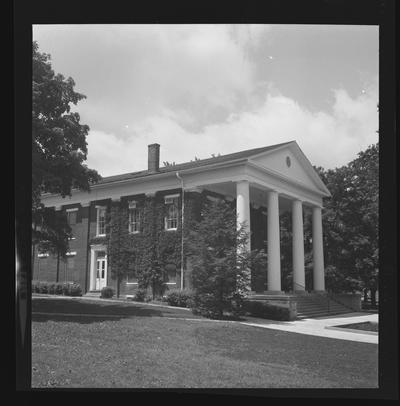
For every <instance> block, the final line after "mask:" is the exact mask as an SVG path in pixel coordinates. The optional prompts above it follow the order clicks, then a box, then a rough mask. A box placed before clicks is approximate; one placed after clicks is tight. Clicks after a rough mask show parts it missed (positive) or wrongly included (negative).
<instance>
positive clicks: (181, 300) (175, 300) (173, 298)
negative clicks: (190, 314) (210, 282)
mask: <svg viewBox="0 0 400 406" xmlns="http://www.w3.org/2000/svg"><path fill="white" fill-rule="evenodd" d="M192 300H193V292H192V291H191V290H189V289H183V290H179V289H171V290H169V291H168V292H167V293H166V294H165V295H164V296H163V301H165V302H167V303H168V304H169V305H170V306H176V307H191V305H192Z"/></svg>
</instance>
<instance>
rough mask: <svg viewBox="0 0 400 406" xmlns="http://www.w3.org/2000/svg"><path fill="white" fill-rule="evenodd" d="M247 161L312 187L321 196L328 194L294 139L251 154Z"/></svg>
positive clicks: (309, 187)
mask: <svg viewBox="0 0 400 406" xmlns="http://www.w3.org/2000/svg"><path fill="white" fill-rule="evenodd" d="M249 162H251V163H253V164H255V165H257V166H259V167H260V168H263V169H266V170H267V171H268V172H270V173H275V174H276V175H278V176H280V177H283V178H286V179H290V180H292V181H293V182H295V183H298V184H299V185H302V186H303V187H307V188H308V189H312V190H314V191H315V192H318V193H320V194H321V195H322V196H330V193H329V190H328V189H327V188H326V186H325V185H324V183H323V182H322V180H321V179H320V177H319V176H318V174H317V172H316V171H315V170H314V168H313V166H312V164H311V163H310V161H309V160H308V159H307V158H306V156H305V155H304V153H303V152H302V151H301V149H300V147H299V146H298V145H297V143H296V142H295V141H293V142H291V143H289V144H286V145H283V146H282V147H280V148H277V149H274V150H272V151H267V152H263V153H260V154H256V155H254V156H251V157H249Z"/></svg>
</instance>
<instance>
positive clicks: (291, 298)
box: [250, 292, 354, 319]
mask: <svg viewBox="0 0 400 406" xmlns="http://www.w3.org/2000/svg"><path fill="white" fill-rule="evenodd" d="M251 299H253V300H257V301H258V300H265V301H267V302H269V303H271V304H274V303H275V304H276V305H279V304H281V305H285V306H287V305H289V303H293V302H295V303H296V309H297V319H305V318H314V317H325V316H334V315H337V314H346V313H353V312H354V310H353V309H351V308H349V307H346V306H344V305H343V304H341V303H338V302H337V301H335V300H334V299H332V297H330V296H329V295H327V294H317V293H308V292H304V293H303V294H293V293H289V294H285V293H282V294H278V295H277V294H268V293H254V294H252V295H250V300H251Z"/></svg>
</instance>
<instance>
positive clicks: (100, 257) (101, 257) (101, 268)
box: [96, 251, 107, 290]
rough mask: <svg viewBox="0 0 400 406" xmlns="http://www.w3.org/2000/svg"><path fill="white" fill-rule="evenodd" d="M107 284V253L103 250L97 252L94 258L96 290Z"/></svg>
mask: <svg viewBox="0 0 400 406" xmlns="http://www.w3.org/2000/svg"><path fill="white" fill-rule="evenodd" d="M104 286H107V255H106V254H105V252H104V251H99V252H98V253H97V260H96V290H101V289H102V288H104Z"/></svg>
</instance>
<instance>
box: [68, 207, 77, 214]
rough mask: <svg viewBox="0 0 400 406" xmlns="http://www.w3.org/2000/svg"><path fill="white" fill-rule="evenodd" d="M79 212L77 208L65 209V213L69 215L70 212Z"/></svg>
mask: <svg viewBox="0 0 400 406" xmlns="http://www.w3.org/2000/svg"><path fill="white" fill-rule="evenodd" d="M78 210H79V207H73V208H72V209H65V211H66V212H67V213H70V212H72V211H78Z"/></svg>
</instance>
